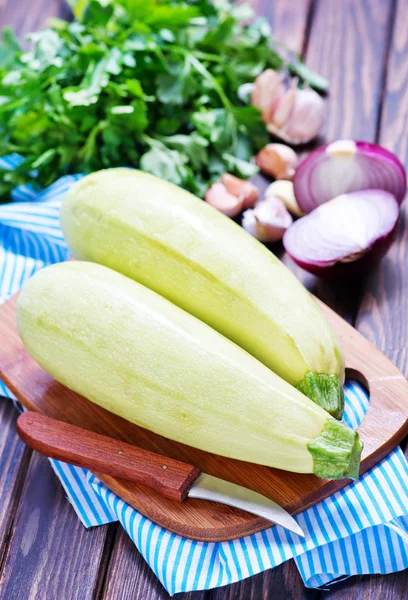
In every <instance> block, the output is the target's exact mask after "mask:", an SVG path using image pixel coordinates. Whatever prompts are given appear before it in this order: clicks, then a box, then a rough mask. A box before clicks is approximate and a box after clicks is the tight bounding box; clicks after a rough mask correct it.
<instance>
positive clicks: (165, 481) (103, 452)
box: [17, 411, 200, 502]
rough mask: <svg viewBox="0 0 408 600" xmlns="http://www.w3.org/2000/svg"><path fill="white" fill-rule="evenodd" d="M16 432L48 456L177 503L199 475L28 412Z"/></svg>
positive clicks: (177, 463) (170, 461)
mask: <svg viewBox="0 0 408 600" xmlns="http://www.w3.org/2000/svg"><path fill="white" fill-rule="evenodd" d="M17 432H18V434H19V436H20V438H21V439H22V440H23V441H24V442H25V443H26V444H27V445H28V446H29V447H30V448H32V449H33V450H36V451H37V452H40V454H43V455H45V456H48V457H49V458H55V459H57V460H62V462H66V463H68V464H71V465H76V466H78V467H83V468H84V469H92V470H93V471H100V472H101V473H104V474H105V475H111V476H113V477H116V478H119V479H126V480H129V481H132V482H134V483H140V484H141V485H146V486H148V487H150V488H152V489H153V490H155V491H156V492H158V493H159V494H160V495H161V496H164V497H166V498H168V499H169V500H175V501H177V502H183V501H184V500H186V498H187V495H188V492H189V491H190V488H191V486H192V485H193V483H194V482H195V480H196V479H197V478H198V476H199V475H200V470H199V469H197V467H193V466H191V465H188V464H186V463H183V462H180V461H178V460H174V459H172V458H166V459H165V460H164V459H163V456H161V455H160V454H156V453H154V452H148V451H147V450H143V449H142V448H139V447H137V446H131V445H130V444H126V443H124V442H120V441H118V440H114V439H112V438H110V437H106V436H104V435H99V434H98V433H94V432H92V431H88V430H87V429H83V428H82V427H75V426H74V425H69V424H68V423H64V422H63V421H57V420H56V419H50V418H49V417H46V416H45V415H41V414H37V413H33V412H31V411H28V412H26V413H23V414H22V415H20V416H19V418H18V420H17Z"/></svg>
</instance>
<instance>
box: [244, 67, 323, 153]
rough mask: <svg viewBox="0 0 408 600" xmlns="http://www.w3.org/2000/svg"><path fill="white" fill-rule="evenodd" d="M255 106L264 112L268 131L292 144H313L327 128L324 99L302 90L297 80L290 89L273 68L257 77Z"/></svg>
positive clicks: (254, 95)
mask: <svg viewBox="0 0 408 600" xmlns="http://www.w3.org/2000/svg"><path fill="white" fill-rule="evenodd" d="M251 103H252V105H253V106H256V107H257V108H259V110H260V111H261V113H262V118H263V120H264V121H265V123H266V128H267V129H268V131H269V132H270V133H273V134H274V135H276V136H278V137H280V138H281V139H283V140H284V141H285V142H288V143H290V144H305V143H306V142H310V141H311V140H312V139H314V138H315V137H316V136H317V135H318V133H319V131H320V129H321V127H322V125H323V121H324V112H325V105H324V101H323V99H322V98H321V96H319V94H318V93H317V92H315V91H314V90H312V89H310V88H298V86H297V82H296V80H292V83H291V87H289V88H287V87H286V86H285V84H284V83H283V81H282V78H281V77H280V76H279V75H278V74H277V73H275V71H272V69H267V70H266V71H264V72H263V73H261V74H260V75H258V77H257V78H256V80H255V82H254V89H253V92H252V97H251Z"/></svg>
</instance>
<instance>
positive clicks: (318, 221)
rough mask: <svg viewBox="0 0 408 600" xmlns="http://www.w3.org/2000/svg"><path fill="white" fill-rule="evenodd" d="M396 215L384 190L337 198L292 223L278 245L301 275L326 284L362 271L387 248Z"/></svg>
mask: <svg viewBox="0 0 408 600" xmlns="http://www.w3.org/2000/svg"><path fill="white" fill-rule="evenodd" d="M398 215H399V205H398V202H397V200H396V199H395V198H394V196H393V195H392V194H390V193H389V192H385V191H384V190H364V191H359V192H352V193H351V194H342V195H341V196H338V197H337V198H334V199H333V200H330V201H329V202H326V203H325V204H323V205H322V206H319V207H318V208H316V209H315V210H314V211H313V212H311V213H310V214H308V215H306V216H305V217H302V218H301V219H299V220H298V221H296V222H295V223H294V224H293V225H292V226H291V227H290V228H289V229H288V230H287V231H286V233H285V235H284V236H283V245H284V246H285V250H286V251H287V253H288V254H289V255H290V256H291V258H292V259H293V260H294V261H295V262H296V263H297V264H298V265H299V266H300V267H302V268H303V269H305V270H306V271H309V272H310V273H314V274H315V275H320V276H322V277H326V278H336V277H345V276H350V275H355V274H356V273H359V272H362V271H364V270H365V269H366V268H368V267H370V266H371V265H372V264H374V263H375V262H377V261H378V260H379V259H380V258H381V257H382V256H383V255H384V254H385V253H386V252H387V250H388V248H389V247H390V245H391V243H392V240H393V234H394V232H395V231H396V225H397V221H398Z"/></svg>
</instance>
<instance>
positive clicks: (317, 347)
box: [61, 168, 344, 417]
mask: <svg viewBox="0 0 408 600" xmlns="http://www.w3.org/2000/svg"><path fill="white" fill-rule="evenodd" d="M61 224H62V228H63V231H64V235H65V239H66V241H67V243H68V246H69V248H70V250H71V252H72V254H73V256H75V257H76V258H78V259H81V260H88V261H92V262H96V263H100V264H102V265H105V266H107V267H110V268H112V269H114V270H115V271H119V272H120V273H123V274H124V275H126V276H128V277H130V278H132V279H134V280H136V281H138V282H139V283H142V284H143V285H145V286H147V287H149V288H151V289H152V290H154V291H156V292H158V293H159V294H161V295H162V296H164V297H165V298H167V299H169V300H171V301H172V302H173V303H174V304H177V305H178V306H180V307H181V308H183V309H184V310H186V311H188V312H189V313H191V314H193V315H195V316H196V317H198V318H199V319H201V320H202V321H204V322H205V323H207V324H208V325H210V326H211V327H213V328H214V329H216V330H217V331H219V332H221V333H222V334H223V335H225V336H226V337H228V338H229V339H230V340H232V341H234V342H235V343H236V344H238V345H239V346H241V347H242V348H244V349H245V350H247V352H249V353H250V354H252V355H253V356H255V357H256V358H257V359H258V360H260V361H261V362H262V363H263V364H265V365H266V366H267V367H269V368H270V369H272V370H273V371H275V373H277V374H278V375H280V376H281V377H283V378H284V379H285V380H286V381H288V382H289V383H291V384H292V385H295V386H296V385H299V384H301V382H303V380H304V378H305V377H306V375H307V374H316V375H317V374H319V375H333V376H334V379H335V383H336V385H335V386H334V385H333V378H332V379H331V380H330V382H329V384H330V385H326V382H325V378H324V377H323V378H322V377H320V378H318V379H317V380H316V381H315V384H314V385H313V386H311V385H309V383H310V380H309V382H308V384H307V385H304V386H303V387H302V386H301V391H302V392H303V393H309V392H310V397H311V398H312V399H313V401H315V402H317V403H318V404H320V405H322V406H323V407H324V408H327V409H328V410H330V412H331V414H333V415H335V416H336V417H337V416H339V415H340V417H341V414H342V383H343V381H344V362H343V355H342V351H341V349H340V346H339V344H338V341H337V339H336V337H335V335H334V333H333V331H332V330H331V327H330V326H329V324H328V322H327V321H326V319H325V317H324V316H323V314H322V312H321V311H320V308H319V307H318V306H317V304H316V303H315V302H314V300H313V298H312V297H311V295H310V294H309V292H308V291H307V290H306V289H305V288H304V287H303V286H302V285H301V284H300V283H299V281H298V280H297V279H296V277H295V276H294V275H293V274H292V273H291V272H290V271H289V270H288V269H287V268H286V267H285V266H284V265H283V263H281V261H279V260H278V259H277V258H276V257H275V256H274V255H273V254H272V253H271V252H270V251H269V250H267V249H266V248H265V247H264V246H263V245H262V244H260V243H259V242H258V241H257V240H255V239H254V238H253V237H252V236H250V235H249V234H247V233H246V232H245V231H244V230H243V229H242V228H241V227H239V226H238V225H237V224H236V223H234V222H233V221H231V219H228V218H227V217H225V216H224V215H222V214H221V213H219V212H218V211H217V210H215V209H214V208H213V207H211V206H209V205H208V204H206V203H205V202H202V201H201V200H199V199H198V198H196V197H195V196H193V195H192V194H190V193H188V192H186V191H184V190H182V189H180V188H178V187H177V186H175V185H172V184H171V183H168V182H166V181H164V180H161V179H158V178H157V177H154V176H153V175H149V174H147V173H143V172H141V171H137V170H133V169H122V168H121V169H107V170H104V171H99V172H96V173H93V174H91V175H88V176H86V177H84V178H83V179H81V180H80V181H78V182H77V183H75V185H74V186H73V187H72V188H71V190H70V191H69V192H68V194H67V195H66V197H65V199H64V202H63V206H62V210H61ZM309 377H310V376H309ZM328 390H329V391H330V392H331V390H333V396H332V397H331V398H329V402H327V403H326V400H327V393H328ZM333 407H334V408H333Z"/></svg>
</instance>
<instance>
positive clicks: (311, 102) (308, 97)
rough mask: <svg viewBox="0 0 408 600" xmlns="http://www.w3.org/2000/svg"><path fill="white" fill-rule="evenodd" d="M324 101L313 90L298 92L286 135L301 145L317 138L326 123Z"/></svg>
mask: <svg viewBox="0 0 408 600" xmlns="http://www.w3.org/2000/svg"><path fill="white" fill-rule="evenodd" d="M324 112H325V106H324V100H323V98H321V96H319V94H318V93H317V92H315V91H314V90H311V89H304V90H297V94H296V98H295V103H294V106H293V110H292V114H291V116H290V119H289V120H288V122H287V123H286V127H285V133H286V135H287V136H289V138H290V139H293V140H296V142H299V143H306V142H310V140H312V139H313V138H315V137H316V136H317V135H318V133H319V131H320V129H321V128H322V125H323V122H324Z"/></svg>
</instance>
